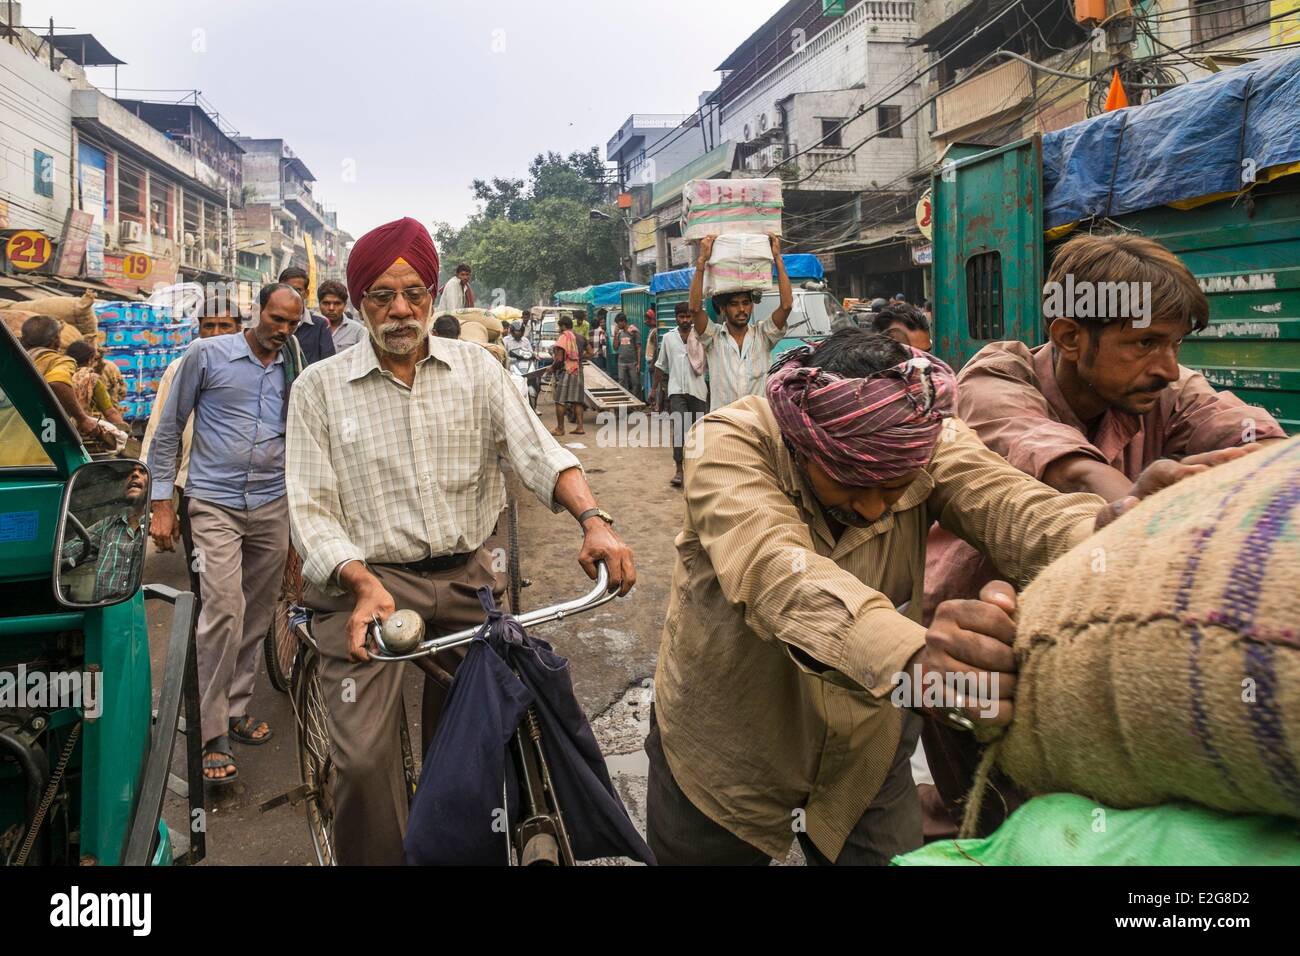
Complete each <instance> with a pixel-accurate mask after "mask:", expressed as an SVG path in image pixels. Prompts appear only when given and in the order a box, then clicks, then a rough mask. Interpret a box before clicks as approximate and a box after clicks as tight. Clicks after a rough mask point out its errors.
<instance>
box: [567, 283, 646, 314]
mask: <svg viewBox="0 0 1300 956" xmlns="http://www.w3.org/2000/svg"><path fill="white" fill-rule="evenodd" d="M634 288H636V283H635V282H606V283H604V284H603V285H585V286H583V287H582V288H581V289H569V290H566V291H564V292H557V293H555V301H556V302H558V303H560V304H561V305H565V304H568V305H594V306H596V307H597V308H600V307H601V306H610V305H618V304H619V302H620V301H621V300H620V296H621V295H622V294H623V290H624V289H634Z"/></svg>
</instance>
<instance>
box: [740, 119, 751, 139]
mask: <svg viewBox="0 0 1300 956" xmlns="http://www.w3.org/2000/svg"><path fill="white" fill-rule="evenodd" d="M741 138H742V139H744V141H745V142H746V143H749V142H752V141H753V139H754V127H753V126H751V125H750V124H749V123H746V124H745V128H744V129H743V130H741Z"/></svg>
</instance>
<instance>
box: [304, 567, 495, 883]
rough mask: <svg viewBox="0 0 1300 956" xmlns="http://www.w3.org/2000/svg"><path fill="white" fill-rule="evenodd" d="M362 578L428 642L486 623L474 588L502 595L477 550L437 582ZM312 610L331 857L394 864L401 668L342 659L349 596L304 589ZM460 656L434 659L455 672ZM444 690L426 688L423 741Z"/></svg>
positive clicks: (391, 571)
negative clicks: (381, 590) (420, 627)
mask: <svg viewBox="0 0 1300 956" xmlns="http://www.w3.org/2000/svg"><path fill="white" fill-rule="evenodd" d="M371 571H372V572H374V574H375V576H376V577H378V578H379V580H380V582H381V583H382V584H383V585H384V587H385V588H387V589H388V593H389V594H391V595H392V596H393V603H394V604H395V605H396V606H397V607H398V608H399V609H400V608H408V609H410V610H412V611H415V612H417V613H418V614H419V615H420V616H421V617H423V618H424V620H425V624H426V626H427V628H428V634H429V635H431V636H437V635H439V634H449V633H451V632H452V631H459V630H463V629H464V628H466V627H471V626H473V625H475V624H480V623H482V622H483V620H484V619H485V617H486V615H485V614H484V613H483V606H482V604H480V603H479V599H478V589H479V588H481V587H484V586H488V587H491V588H492V590H493V593H494V595H495V597H496V598H497V599H498V601H499V600H500V598H501V595H502V593H503V591H504V588H503V587H502V585H501V582H500V580H499V579H498V576H497V575H496V574H495V573H494V572H493V569H492V553H491V551H490V550H489V549H488V548H486V547H482V548H479V550H478V551H477V552H476V553H475V554H474V556H473V557H471V558H470V559H469V561H468V562H467V563H466V564H465V566H464V567H461V568H455V569H453V570H451V571H443V572H439V573H436V574H433V573H430V574H416V573H414V572H411V571H406V570H403V569H401V568H396V567H392V566H386V565H372V566H371ZM304 599H305V601H306V603H307V606H308V607H310V608H312V609H313V610H314V612H315V613H314V614H313V616H312V625H311V629H312V634H313V636H314V637H315V638H316V644H317V646H318V647H319V649H320V656H321V662H320V666H321V670H320V675H321V691H322V693H323V694H324V696H325V705H326V708H327V709H328V711H329V721H328V724H329V733H330V745H331V753H332V755H333V758H334V781H333V797H334V852H335V856H336V858H337V859H338V862H339V863H340V865H344V866H357V865H373V866H385V865H401V864H402V863H403V861H404V856H403V853H402V840H403V838H404V836H405V834H406V814H407V795H406V789H405V782H404V780H403V777H402V747H401V736H400V733H401V731H400V725H399V723H398V722H399V721H401V720H405V719H406V715H405V714H404V713H403V712H402V678H403V676H404V675H405V674H406V669H405V668H404V667H403V666H402V665H401V664H384V663H378V662H375V661H366V662H365V663H358V662H356V661H353V660H352V659H351V658H350V657H349V656H348V634H347V625H348V618H349V617H350V616H351V615H352V609H353V599H352V596H351V595H348V594H344V595H340V596H331V595H326V594H324V593H323V592H321V591H320V590H319V589H318V588H315V587H313V586H312V585H310V584H308V585H307V586H306V591H305V594H304ZM459 657H460V655H453V654H442V655H439V658H438V663H439V665H441V666H442V667H443V668H444V669H445V670H449V671H454V670H455V667H456V664H458V663H459ZM444 697H445V691H444V690H443V689H442V688H441V687H439V686H438V685H437V684H435V683H433V682H432V681H427V680H426V682H425V702H424V708H423V712H424V720H423V722H424V724H425V726H424V727H423V728H422V730H423V736H424V739H425V740H429V739H431V738H432V735H433V729H434V727H436V725H437V720H438V717H439V716H440V715H441V712H442V703H443V700H444Z"/></svg>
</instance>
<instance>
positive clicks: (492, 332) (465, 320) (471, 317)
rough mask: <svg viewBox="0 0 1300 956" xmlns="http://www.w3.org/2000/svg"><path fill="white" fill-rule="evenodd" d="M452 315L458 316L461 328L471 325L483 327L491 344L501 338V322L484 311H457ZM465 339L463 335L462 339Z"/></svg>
mask: <svg viewBox="0 0 1300 956" xmlns="http://www.w3.org/2000/svg"><path fill="white" fill-rule="evenodd" d="M451 315H454V316H456V318H457V319H458V320H459V321H460V324H461V326H465V325H469V324H476V325H480V326H482V327H483V331H485V332H486V333H487V340H488V341H489V342H495V341H496V340H497V339H499V338H501V320H500V319H499V318H497V317H496V316H495V315H492V314H491V313H490V312H485V311H484V310H483V309H457V310H456V311H455V312H452V313H451ZM464 337H465V336H464V335H463V334H462V335H461V338H464Z"/></svg>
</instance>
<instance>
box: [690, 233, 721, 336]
mask: <svg viewBox="0 0 1300 956" xmlns="http://www.w3.org/2000/svg"><path fill="white" fill-rule="evenodd" d="M717 238H718V237H717V236H705V237H704V238H703V239H701V240H700V255H699V258H698V259H696V261H695V275H693V276H692V277H691V294H690V300H689V304H690V309H691V321H692V322H694V323H695V332H696V334H697V335H703V334H704V333H705V332H707V331H708V329H709V313H708V312H707V311H706V310H705V308H704V269H705V267H706V266H707V265H708V264H709V258H710V257H711V256H712V255H713V242H714V240H715V239H717Z"/></svg>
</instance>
